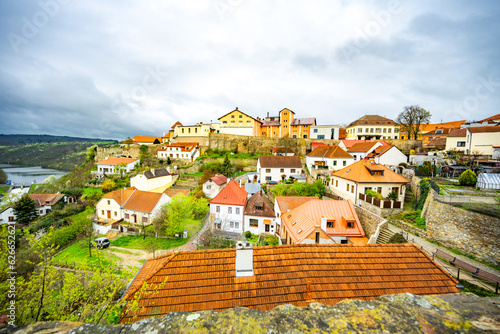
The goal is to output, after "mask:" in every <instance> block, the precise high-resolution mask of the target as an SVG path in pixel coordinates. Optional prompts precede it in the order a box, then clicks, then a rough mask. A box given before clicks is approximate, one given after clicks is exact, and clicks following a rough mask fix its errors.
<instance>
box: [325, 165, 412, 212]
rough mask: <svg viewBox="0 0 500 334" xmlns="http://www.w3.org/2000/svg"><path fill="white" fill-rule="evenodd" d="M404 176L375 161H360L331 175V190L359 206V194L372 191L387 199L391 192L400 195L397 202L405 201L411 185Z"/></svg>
mask: <svg viewBox="0 0 500 334" xmlns="http://www.w3.org/2000/svg"><path fill="white" fill-rule="evenodd" d="M409 182H410V181H408V180H407V179H406V178H404V177H403V176H401V175H399V174H396V173H394V172H393V171H392V170H390V169H389V168H387V167H386V166H384V165H382V164H380V163H377V162H375V161H373V160H360V161H358V162H355V163H353V164H352V165H350V166H348V167H345V168H343V169H341V170H339V171H336V172H334V173H333V174H332V175H331V183H330V189H331V190H332V192H333V193H334V194H335V195H337V196H340V197H342V198H343V199H350V200H351V201H353V203H355V204H358V202H359V194H365V192H366V191H367V190H368V189H370V190H373V191H376V192H378V193H379V194H381V195H382V196H383V197H387V195H389V193H390V192H391V191H394V192H396V194H397V195H398V198H397V201H404V198H405V191H406V187H405V185H406V184H407V183H409Z"/></svg>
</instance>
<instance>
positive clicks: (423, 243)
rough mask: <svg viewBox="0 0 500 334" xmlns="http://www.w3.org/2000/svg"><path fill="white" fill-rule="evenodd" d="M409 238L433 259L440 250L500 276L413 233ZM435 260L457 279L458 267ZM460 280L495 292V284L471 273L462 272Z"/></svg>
mask: <svg viewBox="0 0 500 334" xmlns="http://www.w3.org/2000/svg"><path fill="white" fill-rule="evenodd" d="M387 226H388V228H389V230H391V231H393V232H394V233H402V229H401V228H399V227H397V226H394V225H392V224H390V223H388V225H387ZM408 238H409V240H408V242H411V243H413V244H415V245H417V246H419V247H420V248H421V249H422V250H423V251H425V253H427V255H429V256H430V257H431V258H432V253H435V252H436V250H437V249H440V250H441V251H443V252H445V253H448V254H450V255H453V256H454V257H456V258H457V259H460V260H462V261H464V262H467V263H469V264H471V265H473V266H475V267H478V268H479V269H481V270H484V271H487V272H489V273H492V274H494V275H497V276H500V270H496V269H495V268H492V267H489V266H487V265H485V264H483V263H481V262H478V261H475V260H472V259H469V258H468V257H465V256H462V255H458V254H455V253H453V252H451V251H450V250H448V249H447V248H445V247H442V246H438V245H436V244H433V243H431V242H428V241H427V240H425V239H423V238H420V237H417V236H415V235H413V234H411V233H409V234H408ZM434 260H435V261H436V262H437V263H438V264H439V265H440V266H441V267H442V268H443V269H444V270H445V271H446V272H447V273H449V274H450V275H452V276H453V277H454V278H456V277H457V271H458V268H457V267H455V266H453V265H451V264H449V263H448V262H444V261H442V260H440V259H438V258H435V259H434ZM460 279H462V280H465V281H468V282H470V283H473V284H475V285H477V286H480V287H482V288H483V289H485V290H488V291H492V292H495V287H494V286H492V285H490V284H493V283H490V284H486V283H484V281H483V280H480V279H477V278H475V277H472V275H471V274H470V273H469V272H467V271H465V270H460Z"/></svg>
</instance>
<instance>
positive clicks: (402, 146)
mask: <svg viewBox="0 0 500 334" xmlns="http://www.w3.org/2000/svg"><path fill="white" fill-rule="evenodd" d="M384 141H385V142H386V143H387V144H390V145H392V146H396V147H397V148H398V149H399V150H400V151H402V152H409V151H410V150H415V151H416V152H419V151H420V150H421V149H422V141H421V140H407V139H384Z"/></svg>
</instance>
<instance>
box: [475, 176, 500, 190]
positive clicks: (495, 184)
mask: <svg viewBox="0 0 500 334" xmlns="http://www.w3.org/2000/svg"><path fill="white" fill-rule="evenodd" d="M476 186H478V187H479V188H481V189H500V174H496V173H481V174H479V175H478V177H477V183H476Z"/></svg>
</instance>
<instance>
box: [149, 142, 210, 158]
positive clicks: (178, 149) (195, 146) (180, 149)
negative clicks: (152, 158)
mask: <svg viewBox="0 0 500 334" xmlns="http://www.w3.org/2000/svg"><path fill="white" fill-rule="evenodd" d="M156 155H157V157H158V159H165V160H166V159H168V158H170V159H171V160H184V161H188V162H192V161H194V160H196V158H198V157H199V156H200V146H199V143H171V144H168V145H162V146H161V148H159V149H158V151H157V154H156Z"/></svg>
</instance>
